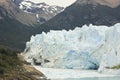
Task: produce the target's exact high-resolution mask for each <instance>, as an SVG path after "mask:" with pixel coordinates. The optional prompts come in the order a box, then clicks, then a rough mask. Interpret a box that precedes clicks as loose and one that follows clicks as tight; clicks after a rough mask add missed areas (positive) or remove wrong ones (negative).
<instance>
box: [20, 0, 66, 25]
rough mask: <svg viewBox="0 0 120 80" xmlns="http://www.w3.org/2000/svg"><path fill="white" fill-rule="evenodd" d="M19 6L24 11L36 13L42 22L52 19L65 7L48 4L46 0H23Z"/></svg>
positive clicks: (38, 19)
mask: <svg viewBox="0 0 120 80" xmlns="http://www.w3.org/2000/svg"><path fill="white" fill-rule="evenodd" d="M19 8H20V9H22V10H23V11H24V12H27V13H31V14H35V15H36V18H37V21H38V22H39V23H40V24H43V23H44V22H46V21H48V20H50V19H51V18H53V17H54V16H56V15H57V14H59V13H60V12H62V11H63V10H64V8H63V7H60V6H56V5H48V4H46V3H44V2H40V3H37V2H34V0H31V1H30V0H23V1H21V2H20V3H19Z"/></svg>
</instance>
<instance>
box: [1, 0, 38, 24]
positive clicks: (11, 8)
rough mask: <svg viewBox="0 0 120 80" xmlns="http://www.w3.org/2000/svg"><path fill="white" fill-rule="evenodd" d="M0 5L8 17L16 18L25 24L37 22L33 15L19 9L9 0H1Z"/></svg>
mask: <svg viewBox="0 0 120 80" xmlns="http://www.w3.org/2000/svg"><path fill="white" fill-rule="evenodd" d="M0 6H1V7H2V8H4V9H6V13H7V15H8V16H9V17H11V18H14V19H16V20H18V21H19V22H21V23H23V24H25V25H34V24H36V23H37V18H36V16H35V15H32V14H26V13H25V12H23V11H22V10H20V9H19V8H18V7H16V5H15V4H14V3H13V2H12V1H11V0H1V1H0Z"/></svg>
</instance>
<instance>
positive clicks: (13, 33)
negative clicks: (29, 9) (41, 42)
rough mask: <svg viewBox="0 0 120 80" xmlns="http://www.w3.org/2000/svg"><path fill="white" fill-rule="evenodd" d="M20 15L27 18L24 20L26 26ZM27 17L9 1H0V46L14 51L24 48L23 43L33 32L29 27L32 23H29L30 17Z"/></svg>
mask: <svg viewBox="0 0 120 80" xmlns="http://www.w3.org/2000/svg"><path fill="white" fill-rule="evenodd" d="M21 13H23V14H21ZM24 14H25V15H24ZM18 15H19V18H18V17H17V16H18ZM22 15H23V16H26V17H27V18H24V20H26V21H28V23H26V22H25V23H26V24H24V20H23V19H22V17H23V16H22ZM27 15H28V14H26V13H24V12H22V11H21V10H20V9H19V8H17V7H16V6H15V5H14V4H13V3H12V2H10V0H0V45H4V46H8V47H11V48H16V49H23V48H24V47H25V42H26V41H27V40H29V37H30V36H31V35H32V30H33V27H32V26H30V25H33V23H32V22H31V21H29V19H30V18H31V17H29V16H27ZM20 18H21V19H20ZM27 19H28V20H27ZM22 20H23V21H22ZM28 25H29V26H28Z"/></svg>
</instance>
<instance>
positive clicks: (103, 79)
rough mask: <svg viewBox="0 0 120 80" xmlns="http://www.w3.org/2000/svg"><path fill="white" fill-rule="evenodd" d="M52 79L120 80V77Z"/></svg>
mask: <svg viewBox="0 0 120 80" xmlns="http://www.w3.org/2000/svg"><path fill="white" fill-rule="evenodd" d="M52 80H120V77H95V78H68V79H52Z"/></svg>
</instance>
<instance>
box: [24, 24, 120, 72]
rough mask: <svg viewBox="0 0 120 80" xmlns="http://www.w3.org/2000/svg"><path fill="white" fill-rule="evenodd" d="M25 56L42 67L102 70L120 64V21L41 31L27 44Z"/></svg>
mask: <svg viewBox="0 0 120 80" xmlns="http://www.w3.org/2000/svg"><path fill="white" fill-rule="evenodd" d="M24 56H25V58H26V60H27V61H28V62H30V63H33V64H34V63H40V64H41V66H42V67H51V68H68V69H76V68H77V69H97V68H98V70H99V72H101V71H103V70H104V69H106V68H107V67H113V66H116V65H119V64H120V23H118V24H116V25H114V26H111V27H107V26H94V25H89V26H86V25H85V26H83V27H82V28H75V29H74V30H69V31H66V30H62V31H54V30H51V31H50V32H48V33H44V32H43V33H42V34H37V35H36V36H32V37H31V40H30V42H27V43H26V49H25V51H24Z"/></svg>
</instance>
